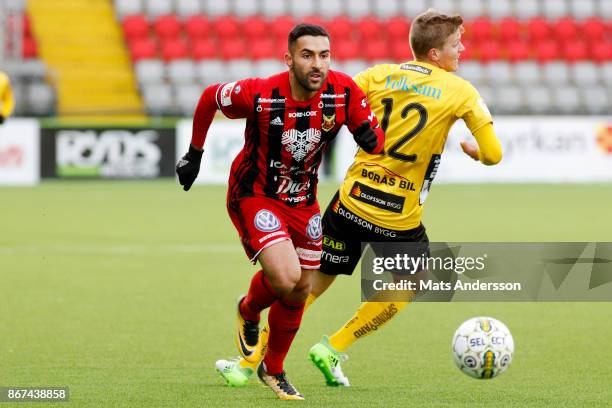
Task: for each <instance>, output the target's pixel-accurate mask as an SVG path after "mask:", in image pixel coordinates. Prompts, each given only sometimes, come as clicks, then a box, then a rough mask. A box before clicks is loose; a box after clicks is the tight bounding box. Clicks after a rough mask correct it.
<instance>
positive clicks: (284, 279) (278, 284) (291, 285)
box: [270, 265, 308, 297]
mask: <svg viewBox="0 0 612 408" xmlns="http://www.w3.org/2000/svg"><path fill="white" fill-rule="evenodd" d="M275 272H276V273H273V276H274V277H273V278H272V279H270V284H271V285H272V287H273V288H274V290H275V291H276V293H277V294H278V295H280V296H281V297H284V296H287V295H288V294H290V293H291V292H293V290H294V289H295V287H296V286H297V284H298V282H299V281H300V273H301V269H300V268H299V265H298V267H297V268H292V267H291V266H286V267H285V268H283V269H278V270H277V271H275ZM306 296H308V295H306Z"/></svg>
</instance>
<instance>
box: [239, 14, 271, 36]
mask: <svg viewBox="0 0 612 408" xmlns="http://www.w3.org/2000/svg"><path fill="white" fill-rule="evenodd" d="M269 31H270V23H269V22H268V21H266V19H264V18H263V17H261V16H258V15H255V16H249V17H247V18H245V19H244V20H243V21H242V32H243V34H244V38H246V39H248V40H249V41H254V40H255V39H259V38H262V37H266V36H267V35H268V32H269Z"/></svg>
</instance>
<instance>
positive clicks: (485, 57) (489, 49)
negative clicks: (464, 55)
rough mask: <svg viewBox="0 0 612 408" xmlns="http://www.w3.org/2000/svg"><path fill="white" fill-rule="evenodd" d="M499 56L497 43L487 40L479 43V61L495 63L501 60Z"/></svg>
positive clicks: (499, 50) (499, 51)
mask: <svg viewBox="0 0 612 408" xmlns="http://www.w3.org/2000/svg"><path fill="white" fill-rule="evenodd" d="M501 56H502V55H501V49H500V47H499V43H498V42H497V41H494V40H488V41H482V42H481V43H480V61H482V62H489V61H495V60H498V59H501Z"/></svg>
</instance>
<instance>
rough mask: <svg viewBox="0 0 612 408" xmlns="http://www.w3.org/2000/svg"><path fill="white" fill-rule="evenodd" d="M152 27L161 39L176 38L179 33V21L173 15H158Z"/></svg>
mask: <svg viewBox="0 0 612 408" xmlns="http://www.w3.org/2000/svg"><path fill="white" fill-rule="evenodd" d="M153 28H154V29H155V34H156V35H157V36H158V37H159V38H160V39H161V40H162V41H165V40H169V39H176V38H178V37H179V36H180V34H181V23H180V21H179V20H178V18H176V16H174V15H168V16H160V17H158V18H157V20H155V22H154V23H153Z"/></svg>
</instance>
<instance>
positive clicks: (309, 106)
mask: <svg viewBox="0 0 612 408" xmlns="http://www.w3.org/2000/svg"><path fill="white" fill-rule="evenodd" d="M215 99H216V102H217V107H218V108H219V109H220V110H221V111H222V112H223V113H224V114H225V116H227V117H228V118H232V119H234V118H246V129H245V133H244V135H245V144H244V147H243V149H242V150H241V151H240V153H239V154H238V156H237V157H236V158H235V159H234V162H233V163H232V167H231V173H230V180H229V191H228V199H229V200H230V201H232V200H236V199H239V198H241V197H248V196H265V197H271V198H274V199H277V200H281V201H283V202H284V203H286V204H287V205H290V206H306V205H311V204H313V203H315V202H316V191H317V181H318V174H317V172H318V169H319V164H320V163H321V159H322V156H323V150H324V148H325V146H326V145H327V144H328V143H329V142H330V141H331V140H332V139H333V138H334V137H335V136H336V134H337V133H338V131H339V130H340V128H341V127H342V125H346V126H347V127H348V128H349V130H350V131H351V132H352V131H354V130H355V128H357V127H358V126H359V125H360V124H361V123H362V122H363V121H364V120H368V121H369V122H370V124H371V127H372V128H376V127H378V121H377V119H376V116H375V115H374V113H372V111H371V109H370V106H369V104H368V101H367V99H366V97H365V95H364V93H363V91H361V89H359V87H358V86H357V85H356V84H355V82H354V81H353V80H352V79H351V78H350V77H349V76H348V75H345V74H342V73H340V72H336V71H332V70H330V71H329V73H328V76H327V79H326V81H325V83H324V84H323V86H322V87H321V89H320V90H319V92H318V93H317V94H316V95H315V96H314V97H312V98H311V99H309V100H307V101H296V100H294V99H293V98H292V97H291V89H290V84H289V73H288V72H284V73H281V74H278V75H274V76H271V77H269V78H265V79H264V78H249V79H245V80H241V81H237V82H231V83H226V84H222V85H220V86H219V87H218V88H217V93H216V97H215Z"/></svg>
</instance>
